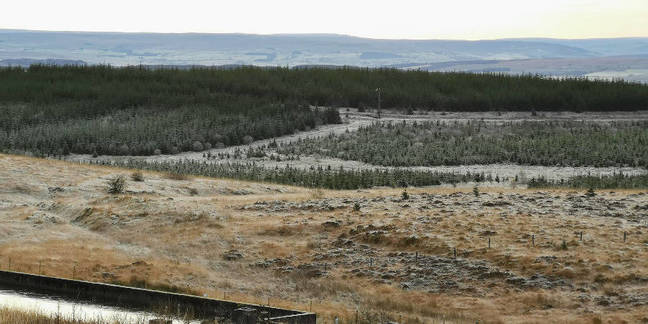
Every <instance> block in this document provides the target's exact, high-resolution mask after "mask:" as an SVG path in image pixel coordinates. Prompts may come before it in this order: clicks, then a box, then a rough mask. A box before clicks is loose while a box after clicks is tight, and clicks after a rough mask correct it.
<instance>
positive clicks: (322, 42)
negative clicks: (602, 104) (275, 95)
mask: <svg viewBox="0 0 648 324" xmlns="http://www.w3.org/2000/svg"><path fill="white" fill-rule="evenodd" d="M0 49H1V50H0V66H7V65H20V66H26V65H29V64H34V63H41V64H42V63H46V64H47V63H48V62H49V63H51V64H61V63H62V64H110V65H114V66H124V65H140V64H144V65H149V66H183V67H185V66H226V65H227V66H240V65H257V66H284V67H285V66H289V67H295V66H299V67H303V66H326V67H330V66H359V67H395V68H406V69H410V68H414V69H416V68H418V69H423V70H429V71H436V70H440V71H444V70H447V69H448V68H451V69H453V70H459V71H468V72H497V73H532V74H535V73H540V74H547V75H560V76H588V75H590V74H592V73H598V74H597V77H598V76H600V75H601V73H603V77H605V75H607V74H610V71H611V72H613V73H611V74H610V75H611V77H622V78H629V80H632V81H640V82H648V62H647V61H645V59H646V57H645V56H646V55H648V38H611V39H572V40H569V39H550V38H522V39H499V40H480V41H465V40H390V39H370V38H361V37H354V36H348V35H338V34H276V35H254V34H204V33H185V34H170V33H117V32H59V31H29V30H6V29H5V30H2V29H0ZM609 57H614V59H605V60H602V61H597V60H598V59H600V58H609ZM556 59H569V60H573V61H570V63H569V64H568V65H561V62H558V61H555V60H556ZM638 59H644V60H643V61H642V60H638ZM43 60H45V61H43ZM48 60H49V61H48ZM524 60H527V61H524ZM7 62H9V63H7ZM419 62H424V63H419ZM452 62H456V63H452ZM470 62H472V63H470ZM505 62H508V63H505ZM592 62H596V64H592ZM602 62H603V63H604V64H603V63H602ZM476 64H478V65H480V67H475V66H474V65H476ZM555 64H558V65H555ZM502 65H506V66H502ZM606 73H607V74H606Z"/></svg>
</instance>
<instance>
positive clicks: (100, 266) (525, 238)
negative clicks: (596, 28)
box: [0, 155, 648, 323]
mask: <svg viewBox="0 0 648 324" xmlns="http://www.w3.org/2000/svg"><path fill="white" fill-rule="evenodd" d="M132 172H133V171H130V170H124V169H116V168H106V167H96V166H89V165H83V164H81V165H80V164H76V163H71V162H62V161H49V160H40V159H34V158H28V157H20V156H12V155H0V183H2V187H0V267H2V268H8V267H11V269H13V270H20V271H27V272H33V273H37V272H39V270H40V271H41V272H43V273H45V274H48V275H55V276H63V277H72V276H74V277H75V278H79V279H87V280H97V281H105V282H125V283H129V282H130V283H133V284H139V285H146V286H159V287H174V286H175V289H182V290H183V291H193V292H195V293H200V294H207V295H210V296H214V297H220V298H222V297H225V298H227V299H234V300H241V301H251V302H257V303H262V304H266V303H270V304H272V305H282V306H289V307H296V308H298V309H304V310H308V309H310V307H312V309H313V311H315V312H317V313H318V314H320V317H321V318H322V322H323V323H329V322H330V321H331V320H332V318H333V317H335V316H339V317H340V318H341V319H342V322H343V323H353V322H354V320H355V316H356V310H359V313H358V315H357V316H358V317H359V318H360V319H361V322H365V323H376V322H379V318H383V319H385V320H386V319H391V320H395V321H398V322H402V323H434V321H438V322H441V321H442V319H443V318H445V319H446V323H451V322H457V323H474V322H475V321H476V320H479V321H480V323H483V322H491V323H546V322H547V320H548V319H550V321H551V322H562V323H622V322H627V323H635V322H641V321H648V318H646V315H645V314H646V313H648V260H646V258H645V249H646V244H647V243H648V232H647V230H648V229H647V225H648V224H647V223H646V221H647V220H648V194H647V193H646V192H641V191H637V190H634V191H632V190H606V191H597V192H596V193H595V195H594V196H588V195H585V192H584V191H572V190H527V189H511V188H510V187H490V188H480V189H479V190H478V192H477V195H475V193H474V192H472V191H471V190H470V189H465V188H464V189H462V188H438V187H431V188H409V189H408V190H407V195H404V194H403V190H402V189H371V190H354V191H329V190H311V189H304V188H298V187H290V186H281V185H274V184H265V183H253V182H242V181H234V180H222V179H209V178H202V177H185V178H183V177H173V176H170V175H166V174H163V173H155V172H144V173H143V174H142V175H143V180H144V181H135V180H132V179H131V178H130V174H131V173H132ZM118 174H123V175H125V176H126V177H127V183H126V191H125V193H123V194H108V193H107V181H108V179H110V178H112V177H113V176H115V175H118ZM581 233H582V240H581ZM624 233H625V241H624ZM489 241H490V248H489ZM455 249H456V258H455V255H454V251H455ZM311 302H312V306H311Z"/></svg>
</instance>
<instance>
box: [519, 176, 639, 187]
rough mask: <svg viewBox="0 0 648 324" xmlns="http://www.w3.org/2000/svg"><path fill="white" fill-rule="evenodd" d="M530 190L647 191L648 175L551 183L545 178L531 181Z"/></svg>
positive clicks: (581, 178) (585, 178)
mask: <svg viewBox="0 0 648 324" xmlns="http://www.w3.org/2000/svg"><path fill="white" fill-rule="evenodd" d="M529 188H574V189H587V190H588V191H589V190H590V189H591V190H592V191H594V190H595V189H647V188H648V175H646V174H644V175H634V176H629V175H625V174H623V173H617V174H614V175H609V176H576V177H572V178H570V179H569V180H566V181H551V180H547V179H544V178H540V179H531V181H529Z"/></svg>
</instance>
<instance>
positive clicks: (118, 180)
mask: <svg viewBox="0 0 648 324" xmlns="http://www.w3.org/2000/svg"><path fill="white" fill-rule="evenodd" d="M125 188H126V179H125V178H124V176H123V175H117V176H114V177H113V178H111V179H109V180H108V193H110V194H120V193H124V190H125Z"/></svg>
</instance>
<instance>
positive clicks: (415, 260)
mask: <svg viewBox="0 0 648 324" xmlns="http://www.w3.org/2000/svg"><path fill="white" fill-rule="evenodd" d="M414 262H417V263H418V251H417V252H416V254H415V255H414Z"/></svg>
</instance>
